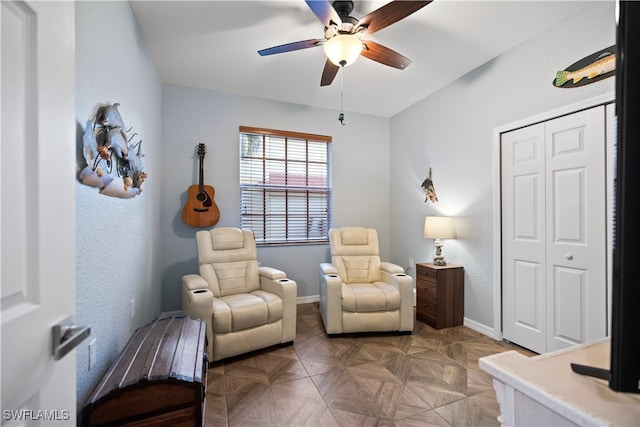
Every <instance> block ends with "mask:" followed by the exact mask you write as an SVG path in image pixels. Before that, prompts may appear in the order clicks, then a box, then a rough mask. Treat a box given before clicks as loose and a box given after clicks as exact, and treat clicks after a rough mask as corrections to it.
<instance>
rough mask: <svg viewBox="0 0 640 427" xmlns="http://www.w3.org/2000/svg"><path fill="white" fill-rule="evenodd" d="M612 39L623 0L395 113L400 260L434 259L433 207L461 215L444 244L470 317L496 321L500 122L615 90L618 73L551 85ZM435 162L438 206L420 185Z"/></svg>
mask: <svg viewBox="0 0 640 427" xmlns="http://www.w3.org/2000/svg"><path fill="white" fill-rule="evenodd" d="M612 44H615V21H614V2H612V1H609V2H594V3H592V4H590V5H589V6H587V7H586V8H584V9H582V10H581V11H579V12H578V13H577V14H576V15H574V16H572V17H570V18H568V19H566V20H564V21H562V22H560V23H558V24H556V25H554V26H552V27H550V28H549V29H547V30H546V31H545V32H543V33H541V34H539V35H537V36H536V37H533V38H532V39H530V40H528V41H527V42H525V43H523V44H522V45H520V46H517V47H516V48H514V49H512V50H511V51H508V52H506V53H505V54H503V55H501V56H499V57H498V58H496V59H494V60H492V61H490V62H488V63H486V64H484V65H483V66H481V67H479V68H477V69H476V70H474V71H472V72H470V73H469V74H467V75H465V76H464V77H462V78H461V79H459V80H457V81H456V82H454V83H452V84H451V85H449V86H447V87H446V88H444V89H442V90H440V91H438V92H437V93H435V94H434V95H432V96H429V97H428V98H426V99H424V100H422V101H420V102H418V103H416V104H415V105H413V106H411V107H410V108H408V109H406V110H405V111H403V112H401V113H399V114H397V115H396V116H394V117H393V118H392V120H391V224H392V226H391V235H392V236H393V239H392V244H391V253H392V256H393V260H394V261H395V262H397V263H401V264H407V260H408V258H409V257H411V258H414V259H415V260H416V262H425V261H430V260H431V259H432V258H433V241H432V240H426V239H424V238H423V237H422V227H423V222H424V217H425V215H452V216H456V217H457V220H456V224H457V231H458V239H457V240H448V241H445V242H444V248H443V252H444V255H445V258H446V259H447V260H448V261H450V262H452V263H455V264H460V265H463V266H464V268H465V317H467V318H469V319H470V320H472V321H475V322H478V323H480V324H482V325H485V326H487V327H488V328H494V327H496V325H493V283H494V279H496V278H498V277H499V274H500V272H499V271H498V272H494V271H493V216H494V211H493V197H494V194H493V176H494V173H496V171H498V170H499V165H498V164H494V163H493V151H492V150H493V129H494V128H496V127H498V126H502V125H505V124H508V123H511V122H514V121H517V120H520V119H525V118H527V117H530V116H533V115H536V114H539V113H543V112H545V111H549V110H552V109H556V108H559V107H563V106H566V105H570V104H573V103H575V102H578V101H581V100H585V99H589V98H593V97H595V96H598V95H601V94H604V93H608V92H611V91H613V89H614V79H613V78H609V79H606V80H602V81H600V82H598V83H594V84H591V85H587V86H583V87H580V88H575V89H559V88H555V87H553V86H552V84H551V82H552V81H553V79H554V77H555V73H556V71H558V70H561V69H563V68H564V67H566V66H568V65H570V64H572V63H574V62H576V61H577V60H579V59H580V58H583V57H585V56H587V55H589V54H591V53H594V52H596V51H598V50H601V49H604V48H606V47H609V46H611V45H612ZM452 54H454V53H452ZM429 167H432V168H433V180H434V184H435V189H436V191H437V194H438V198H439V201H438V202H437V203H435V204H430V203H429V204H425V203H424V202H423V200H424V196H423V194H422V192H421V189H420V184H421V183H422V180H423V179H424V177H425V176H426V174H427V172H428V170H429ZM410 273H411V274H412V275H415V271H410ZM497 327H498V328H499V325H497Z"/></svg>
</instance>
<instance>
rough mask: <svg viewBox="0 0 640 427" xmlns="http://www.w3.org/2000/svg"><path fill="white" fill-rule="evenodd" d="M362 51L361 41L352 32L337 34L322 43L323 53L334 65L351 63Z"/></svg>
mask: <svg viewBox="0 0 640 427" xmlns="http://www.w3.org/2000/svg"><path fill="white" fill-rule="evenodd" d="M360 52H362V41H360V39H359V38H358V37H357V36H355V35H353V34H338V35H337V36H334V37H331V38H330V39H329V40H327V42H326V43H325V44H324V53H325V54H326V55H327V58H329V60H330V61H331V62H333V63H334V64H335V65H338V66H343V67H344V66H347V65H351V64H352V63H353V62H354V61H355V60H356V58H358V56H359V55H360Z"/></svg>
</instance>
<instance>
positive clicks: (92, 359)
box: [88, 338, 96, 371]
mask: <svg viewBox="0 0 640 427" xmlns="http://www.w3.org/2000/svg"><path fill="white" fill-rule="evenodd" d="M94 363H96V339H95V338H94V339H92V340H91V342H90V343H89V369H88V370H89V371H90V370H91V367H92V366H93V365H94Z"/></svg>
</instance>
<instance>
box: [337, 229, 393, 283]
mask: <svg viewBox="0 0 640 427" xmlns="http://www.w3.org/2000/svg"><path fill="white" fill-rule="evenodd" d="M329 241H330V243H331V263H332V264H333V266H334V267H335V268H336V269H337V270H338V274H339V275H340V277H341V278H342V281H343V282H344V283H372V282H375V281H378V280H380V278H381V276H380V252H379V248H378V232H377V231H376V230H375V229H373V228H364V227H342V228H337V229H336V228H334V229H331V230H330V232H329Z"/></svg>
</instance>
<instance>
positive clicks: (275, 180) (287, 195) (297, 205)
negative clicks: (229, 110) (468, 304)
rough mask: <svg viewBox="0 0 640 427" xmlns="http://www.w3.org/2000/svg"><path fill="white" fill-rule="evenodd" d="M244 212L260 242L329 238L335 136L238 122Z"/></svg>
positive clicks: (247, 224) (247, 225)
mask: <svg viewBox="0 0 640 427" xmlns="http://www.w3.org/2000/svg"><path fill="white" fill-rule="evenodd" d="M240 216H241V218H240V222H241V224H242V228H248V229H251V230H253V232H254V234H255V236H256V242H257V243H258V244H283V243H296V244H300V243H319V242H328V241H329V229H330V228H331V137H329V136H322V135H311V134H305V133H297V132H286V131H279V130H271V129H258V128H250V127H245V126H240Z"/></svg>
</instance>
